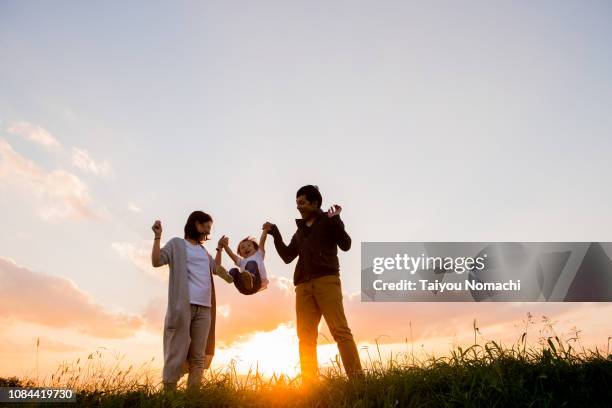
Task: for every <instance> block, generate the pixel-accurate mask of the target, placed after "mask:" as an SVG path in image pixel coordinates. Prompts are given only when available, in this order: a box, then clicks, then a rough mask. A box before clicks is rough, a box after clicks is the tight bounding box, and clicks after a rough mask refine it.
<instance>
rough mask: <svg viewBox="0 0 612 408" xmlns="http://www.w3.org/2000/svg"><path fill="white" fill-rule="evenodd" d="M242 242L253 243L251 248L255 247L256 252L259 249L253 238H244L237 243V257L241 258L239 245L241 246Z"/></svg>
mask: <svg viewBox="0 0 612 408" xmlns="http://www.w3.org/2000/svg"><path fill="white" fill-rule="evenodd" d="M244 241H251V242H252V243H253V246H254V247H255V250H256V251H257V250H258V249H259V244H258V243H257V241H256V240H255V238H253V237H246V238H245V239H243V240H242V241H240V242H239V243H238V247H236V252H237V253H238V255H240V256H242V254H241V253H240V244H242V243H243V242H244Z"/></svg>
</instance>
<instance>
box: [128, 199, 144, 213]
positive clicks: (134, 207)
mask: <svg viewBox="0 0 612 408" xmlns="http://www.w3.org/2000/svg"><path fill="white" fill-rule="evenodd" d="M128 210H130V211H132V212H135V213H139V212H142V209H141V208H140V207H139V206H137V205H136V204H134V203H133V202H131V201H130V202H129V203H128Z"/></svg>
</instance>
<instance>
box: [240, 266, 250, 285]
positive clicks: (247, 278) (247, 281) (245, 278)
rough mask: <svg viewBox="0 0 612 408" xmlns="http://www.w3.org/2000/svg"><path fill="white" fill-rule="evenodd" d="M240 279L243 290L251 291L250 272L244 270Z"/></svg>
mask: <svg viewBox="0 0 612 408" xmlns="http://www.w3.org/2000/svg"><path fill="white" fill-rule="evenodd" d="M240 277H241V278H242V284H243V285H244V287H245V288H247V289H248V290H251V289H253V275H251V272H249V271H246V270H244V271H241V272H240Z"/></svg>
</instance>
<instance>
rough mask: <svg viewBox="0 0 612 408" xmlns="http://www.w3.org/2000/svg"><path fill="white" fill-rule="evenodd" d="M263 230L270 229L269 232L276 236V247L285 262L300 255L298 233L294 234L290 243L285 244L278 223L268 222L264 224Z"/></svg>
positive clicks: (289, 261) (287, 262)
mask: <svg viewBox="0 0 612 408" xmlns="http://www.w3.org/2000/svg"><path fill="white" fill-rule="evenodd" d="M263 230H264V231H268V233H269V234H270V235H272V236H273V237H274V247H275V248H276V252H278V255H279V256H280V257H281V259H282V260H283V262H285V263H286V264H289V263H291V262H292V261H293V260H294V259H295V258H296V257H297V256H298V247H297V246H298V245H297V233H295V234H293V237H292V238H291V242H289V245H285V243H284V242H283V237H282V235H281V233H280V231H279V230H278V227H277V226H276V224H272V223H270V222H266V223H265V224H264V226H263Z"/></svg>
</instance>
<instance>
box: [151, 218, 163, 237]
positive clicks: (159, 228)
mask: <svg viewBox="0 0 612 408" xmlns="http://www.w3.org/2000/svg"><path fill="white" fill-rule="evenodd" d="M151 229H152V230H153V232H154V233H155V238H160V237H161V234H162V225H161V221H160V220H155V222H154V223H153V226H152V227H151Z"/></svg>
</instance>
